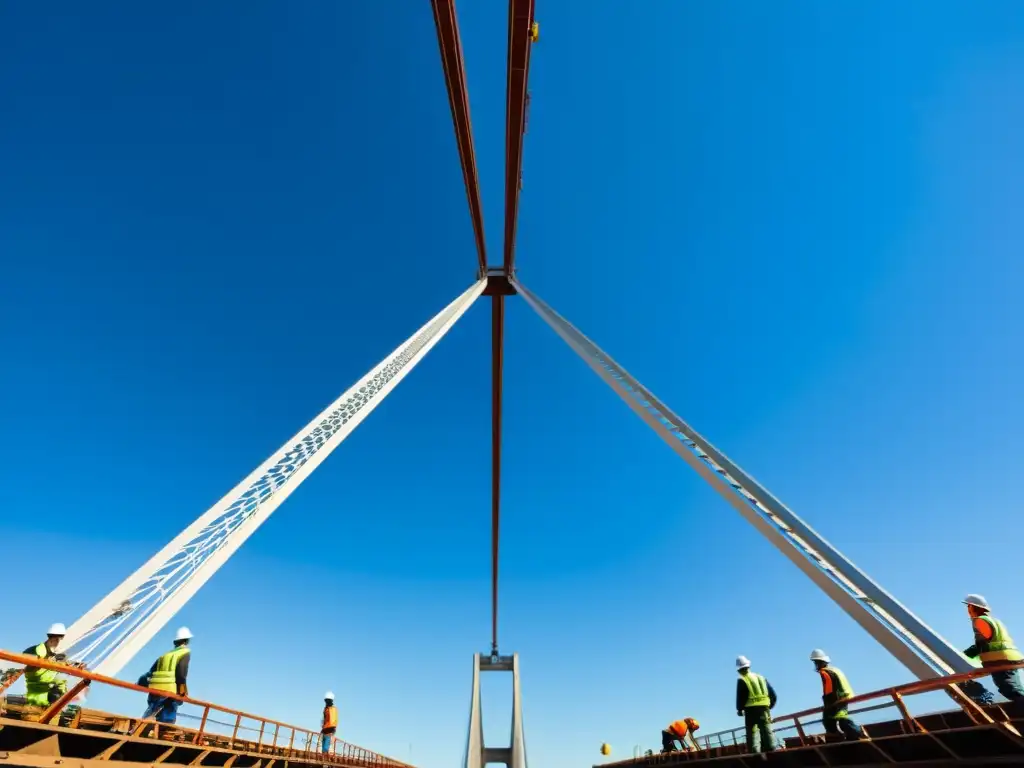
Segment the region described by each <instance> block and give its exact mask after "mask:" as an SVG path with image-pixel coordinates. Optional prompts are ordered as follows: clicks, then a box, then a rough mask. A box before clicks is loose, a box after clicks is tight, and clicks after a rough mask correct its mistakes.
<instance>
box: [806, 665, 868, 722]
mask: <svg viewBox="0 0 1024 768" xmlns="http://www.w3.org/2000/svg"><path fill="white" fill-rule="evenodd" d="M811 661H813V662H814V668H815V669H816V670H818V674H819V675H820V676H821V702H822V707H823V711H822V713H821V722H822V725H824V726H825V733H831V734H838V733H839V731H842V732H843V733H844V734H845V735H846V739H847V741H854V740H856V739H862V738H864V732H863V731H862V730H861V729H860V726H859V725H857V723H855V722H854V721H853V719H852V718H851V717H850V713H849V712H847V711H846V705H845V704H844V703H843V702H845V701H846V700H847V699H850V698H852V697H853V689H852V688H851V687H850V683H849V682H848V681H847V680H846V675H844V674H843V673H842V671H841V670H839V669H836V668H835V667H833V666H832V665H831V659H829V657H828V654H826V653H825V652H824V651H823V650H821V649H820V648H815V649H814V650H813V651H811Z"/></svg>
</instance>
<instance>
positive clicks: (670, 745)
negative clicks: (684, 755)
mask: <svg viewBox="0 0 1024 768" xmlns="http://www.w3.org/2000/svg"><path fill="white" fill-rule="evenodd" d="M698 728H700V723H699V722H697V719H696V718H694V717H687V718H686V719H684V720H676V721H675V722H674V723H670V724H669V725H668V727H667V728H665V730H663V731H662V732H661V751H662V752H675V751H676V742H677V741H678V742H679V746H680V747H681V748H682V750H683V751H684V752H689V751H690V747H689V746H687V744H686V737H687V736H689V737H690V741H692V742H693V747H694V749H700V747H699V746H698V745H697V739H696V738H695V737H694V735H693V733H694V731H696V730H697V729H698Z"/></svg>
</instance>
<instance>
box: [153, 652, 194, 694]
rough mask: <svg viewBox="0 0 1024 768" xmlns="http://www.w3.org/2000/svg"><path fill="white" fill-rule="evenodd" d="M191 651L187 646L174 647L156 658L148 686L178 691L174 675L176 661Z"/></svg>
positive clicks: (176, 667)
mask: <svg viewBox="0 0 1024 768" xmlns="http://www.w3.org/2000/svg"><path fill="white" fill-rule="evenodd" d="M189 653H191V651H190V650H189V648H188V646H183V647H181V648H175V649H174V650H173V651H168V652H167V653H165V654H164V655H163V656H161V657H160V658H159V659H157V660H156V669H154V670H153V672H152V673H151V674H150V676H149V687H150V688H154V689H156V690H158V691H169V692H170V693H177V692H178V682H177V677H176V675H175V673H176V670H177V669H178V662H179V661H181V659H182V657H184V656H187V655H188V654H189Z"/></svg>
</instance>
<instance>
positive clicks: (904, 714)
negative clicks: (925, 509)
mask: <svg viewBox="0 0 1024 768" xmlns="http://www.w3.org/2000/svg"><path fill="white" fill-rule="evenodd" d="M1014 668H1018V667H1017V665H1013V664H1008V665H1006V666H1002V667H991V668H988V669H978V670H975V671H973V672H966V673H963V674H959V675H950V676H948V677H937V678H932V679H930V680H918V681H915V682H912V683H906V684H904V685H898V686H895V687H892V688H883V689H882V690H879V691H872V692H871V693H863V694H860V695H858V696H853V697H851V698H850V699H847V701H846V702H844V703H845V704H846V705H847V709H848V710H849V712H850V714H851V715H855V714H861V713H866V712H875V711H880V710H886V709H891V708H893V707H895V708H896V709H897V710H898V711H899V718H896V720H897V721H900V720H901V721H903V723H904V727H905V728H906V733H908V734H925V735H929V736H931V737H932V739H933V740H934V741H935V742H936V743H937V744H939V745H940V746H942V748H943V749H946V747H945V746H944V745H943V744H942V741H941V740H940V739H939V738H938V737H937V736H936V735H935V734H934V733H932V732H931V730H929V729H928V728H925V727H924V726H923V725H922V724H921V723H920V722H919V718H922V719H923V718H924V717H926V715H916V716H915V715H912V714H911V713H910V710H909V708H908V707H907V703H906V701H905V699H907V698H908V697H911V696H917V695H920V694H924V693H946V694H948V695H949V696H950V698H952V699H953V700H954V701H955V702H956V703H957V704H958V705H959V706H960V709H961V710H962V711H963V712H964V713H966V715H967V717H968V718H970V720H971V722H972V723H973V724H974V726H977V727H983V728H993V729H997V730H1000V731H1002V732H1003V733H1004V734H1005V735H1006V736H1008V737H1010V738H1011V739H1013V740H1014V741H1016V742H1018V743H1020V744H1021V745H1022V747H1024V737H1022V736H1021V733H1020V731H1019V730H1018V728H1017V727H1016V726H1015V725H1014V724H1013V723H1012V722H1011V721H1010V718H1009V717H1008V716H1007V714H1006V712H1004V711H1003V709H1002V708H1001V707H994V708H992V707H987V708H982V707H981V706H980V705H978V704H977V703H976V702H975V701H973V700H972V699H971V698H970V697H969V696H968V695H967V694H965V693H964V692H963V690H962V689H961V685H962V684H963V683H966V682H969V681H971V680H976V679H978V678H981V677H988V676H989V675H991V674H992V673H993V672H996V671H1000V670H1006V669H1014ZM878 699H886V700H885V701H880V702H878V703H874V704H871V705H870V706H866V707H861V708H859V709H852V708H851V707H853V705H856V704H860V703H869V702H872V701H875V700H878ZM954 711H955V710H954ZM993 714H995V717H993ZM821 717H822V708H821V707H816V708H814V709H805V710H803V711H800V712H794V713H792V714H788V715H782V716H780V717H773V718H772V724H773V728H774V731H775V736H776V738H778V739H780V740H781V739H785V738H793V737H794V736H795V738H796V739H798V740H799V747H812V746H820V745H821V743H822V742H821V740H820V738H816V737H817V734H808V730H809V726H812V725H814V724H816V723H820V722H821ZM1017 717H1021V716H1020V715H1017ZM862 725H866V729H867V731H868V734H869V738H868V740H867V742H866V743H869V744H870V728H871V724H870V723H867V724H862ZM786 731H790V732H792V733H790V734H786V733H785V732H786ZM697 741H698V744H700V745H701V747H702V748H701V750H700V751H698V752H693V751H691V752H690V753H689V754H690V756H691V757H698V756H699V755H700V754H701V753H702V752H705V751H707V752H711V751H712V750H716V749H718V748H721V747H735V746H743V745H745V744H746V727H745V726H739V727H736V728H730V729H728V730H724V731H718V732H716V733H711V734H708V735H707V736H698V737H697ZM791 748H798V747H797V746H792V747H791ZM947 751H948V750H947ZM682 754H683V753H680V752H669V753H657V752H656V753H654V754H652V755H650V756H638V757H633V758H630V759H626V760H620V761H617V762H616V763H611V764H605V766H608V765H628V764H630V763H644V764H647V765H657V764H658V763H660V762H673V761H678V760H679V758H680V756H681V755H682Z"/></svg>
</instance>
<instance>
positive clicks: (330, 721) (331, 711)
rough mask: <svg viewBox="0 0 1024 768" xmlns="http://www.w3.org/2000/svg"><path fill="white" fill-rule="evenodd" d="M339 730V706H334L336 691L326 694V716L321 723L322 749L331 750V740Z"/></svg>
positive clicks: (322, 750)
mask: <svg viewBox="0 0 1024 768" xmlns="http://www.w3.org/2000/svg"><path fill="white" fill-rule="evenodd" d="M337 730H338V708H337V707H336V706H334V691H328V692H327V693H325V694H324V716H323V721H322V723H321V725H320V751H321V752H325V753H326V752H330V751H331V741H332V740H333V739H334V734H335V732H337Z"/></svg>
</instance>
